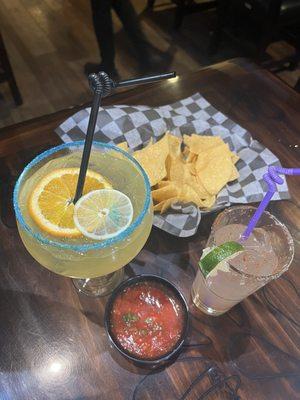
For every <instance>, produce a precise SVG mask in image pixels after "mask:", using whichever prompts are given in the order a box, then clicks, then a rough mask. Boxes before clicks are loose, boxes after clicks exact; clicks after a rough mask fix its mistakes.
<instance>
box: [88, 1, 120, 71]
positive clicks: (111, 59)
mask: <svg viewBox="0 0 300 400" xmlns="http://www.w3.org/2000/svg"><path fill="white" fill-rule="evenodd" d="M90 1H91V8H92V17H93V24H94V29H95V34H96V37H97V42H98V46H99V51H100V54H101V59H102V66H103V67H104V68H105V69H106V70H107V71H106V72H108V71H111V70H115V46H114V32H113V23H112V16H111V7H112V0H90Z"/></svg>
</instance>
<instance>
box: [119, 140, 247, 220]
mask: <svg viewBox="0 0 300 400" xmlns="http://www.w3.org/2000/svg"><path fill="white" fill-rule="evenodd" d="M119 146H120V147H121V148H123V149H124V150H127V149H128V148H127V146H126V144H125V143H121V144H120V145H119ZM133 156H134V157H135V159H136V160H137V161H138V162H139V163H140V164H141V166H142V167H143V168H144V170H145V171H146V173H147V175H148V177H149V180H150V183H151V187H152V197H153V201H154V204H155V206H154V211H160V212H161V213H164V212H165V211H166V210H167V209H168V208H169V207H170V206H171V204H173V203H175V202H183V203H188V202H193V203H195V204H197V206H199V207H200V208H204V209H209V208H211V207H212V206H213V205H214V203H215V200H216V196H217V194H218V193H219V192H220V190H221V189H222V188H223V187H224V186H225V185H226V184H227V183H228V182H231V181H233V180H235V179H237V178H238V176H239V173H238V171H237V169H236V167H235V163H236V162H237V161H238V159H239V157H238V156H237V155H236V154H235V153H233V152H231V151H230V149H229V147H228V145H227V144H225V143H224V142H223V140H222V139H221V138H220V137H218V136H200V135H196V134H193V135H191V136H188V135H184V137H183V140H182V139H181V138H179V137H177V136H173V135H171V134H170V133H169V132H166V134H165V135H164V136H163V138H162V139H160V140H159V141H158V142H156V143H154V144H153V143H152V141H151V142H150V143H149V144H148V145H147V146H146V147H145V148H143V149H142V150H138V151H136V152H134V153H133Z"/></svg>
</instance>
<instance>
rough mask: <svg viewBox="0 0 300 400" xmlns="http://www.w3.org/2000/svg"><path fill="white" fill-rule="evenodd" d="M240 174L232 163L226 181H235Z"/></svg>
mask: <svg viewBox="0 0 300 400" xmlns="http://www.w3.org/2000/svg"><path fill="white" fill-rule="evenodd" d="M239 176H240V174H239V171H238V170H237V169H236V167H235V166H234V165H232V171H231V175H230V178H229V181H228V182H232V181H235V180H236V179H237V178H238V177H239Z"/></svg>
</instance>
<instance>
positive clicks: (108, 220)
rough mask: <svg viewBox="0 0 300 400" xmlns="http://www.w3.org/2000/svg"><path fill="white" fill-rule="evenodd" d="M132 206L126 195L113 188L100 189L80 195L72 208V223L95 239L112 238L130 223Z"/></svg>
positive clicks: (85, 234) (84, 233)
mask: <svg viewBox="0 0 300 400" xmlns="http://www.w3.org/2000/svg"><path fill="white" fill-rule="evenodd" d="M132 217H133V207H132V204H131V201H130V199H129V197H128V196H126V195H125V194H124V193H122V192H119V191H118V190H114V189H100V190H94V191H92V192H89V193H88V194H86V195H85V196H83V197H81V198H80V199H79V200H78V201H77V203H76V204H75V208H74V223H75V225H76V228H77V229H78V230H79V231H80V232H81V233H82V234H83V235H84V236H87V237H89V238H91V239H95V240H105V239H109V238H112V237H114V236H116V235H118V234H119V233H121V232H123V231H124V230H125V229H126V228H127V227H128V226H129V225H130V223H131V221H132Z"/></svg>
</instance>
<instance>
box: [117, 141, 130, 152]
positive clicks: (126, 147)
mask: <svg viewBox="0 0 300 400" xmlns="http://www.w3.org/2000/svg"><path fill="white" fill-rule="evenodd" d="M117 147H119V148H120V149H122V150H124V151H127V152H128V150H129V147H128V144H127V142H121V143H119V144H117Z"/></svg>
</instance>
